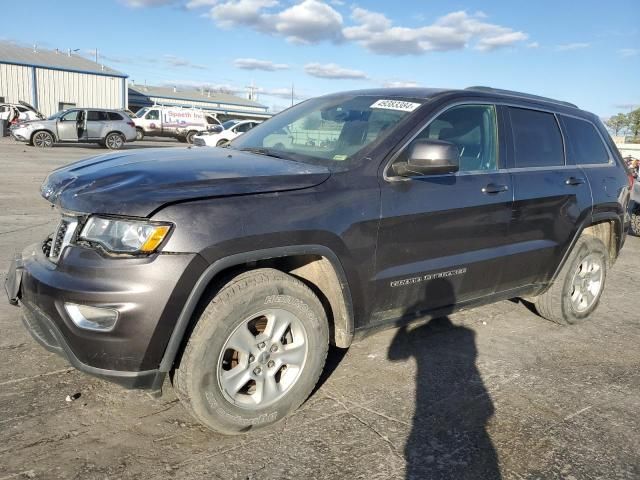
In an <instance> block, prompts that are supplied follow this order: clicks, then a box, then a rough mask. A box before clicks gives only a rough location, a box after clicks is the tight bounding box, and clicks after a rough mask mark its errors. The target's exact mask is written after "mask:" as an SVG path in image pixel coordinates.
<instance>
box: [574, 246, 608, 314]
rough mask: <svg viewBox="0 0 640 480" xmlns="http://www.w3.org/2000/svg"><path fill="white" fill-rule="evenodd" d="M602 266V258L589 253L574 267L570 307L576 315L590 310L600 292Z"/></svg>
mask: <svg viewBox="0 0 640 480" xmlns="http://www.w3.org/2000/svg"><path fill="white" fill-rule="evenodd" d="M603 283H604V265H603V264H602V257H601V256H600V255H597V254H595V253H591V254H589V255H587V256H586V257H584V258H583V259H582V261H581V262H580V263H579V264H578V266H577V267H576V270H575V272H574V273H573V278H572V281H571V292H570V295H569V296H570V298H571V305H572V306H573V309H574V310H575V311H576V312H577V313H581V312H584V311H586V310H588V309H589V308H591V307H592V306H593V304H594V303H595V302H596V300H597V299H598V297H599V296H600V293H601V292H602V285H603Z"/></svg>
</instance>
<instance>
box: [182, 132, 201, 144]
mask: <svg viewBox="0 0 640 480" xmlns="http://www.w3.org/2000/svg"><path fill="white" fill-rule="evenodd" d="M197 134H198V132H196V131H195V130H191V131H190V132H189V133H187V136H186V137H184V138H185V139H186V140H187V143H188V144H189V145H191V144H192V143H193V137H195V136H196V135H197Z"/></svg>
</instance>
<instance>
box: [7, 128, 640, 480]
mask: <svg viewBox="0 0 640 480" xmlns="http://www.w3.org/2000/svg"><path fill="white" fill-rule="evenodd" d="M141 145H143V146H151V145H154V143H153V142H146V141H145V142H142V144H141ZM158 145H159V144H158ZM162 145H167V146H172V145H173V144H171V143H165V142H163V143H162ZM134 146H135V145H132V147H134ZM103 152H104V151H103V150H101V149H99V148H97V147H95V148H94V147H92V146H89V147H82V146H81V147H76V146H74V147H55V148H52V149H50V150H36V149H33V148H30V147H27V146H25V145H22V144H17V143H14V142H12V141H10V140H7V139H0V170H1V171H2V179H1V180H0V185H1V188H0V275H1V276H2V277H4V273H5V272H6V268H7V264H8V261H9V259H10V257H11V256H12V254H13V253H14V252H15V251H19V250H21V249H22V247H23V246H25V245H27V244H28V243H31V242H34V241H37V240H39V239H41V238H42V237H44V236H45V235H46V234H47V233H48V232H49V231H50V230H51V229H52V228H53V225H54V224H55V222H56V214H55V212H53V211H51V209H50V208H49V207H48V205H47V204H46V202H45V201H44V200H42V199H41V198H40V197H39V193H38V189H39V186H40V183H41V181H42V180H43V178H44V176H45V175H46V173H47V172H48V171H50V170H51V169H53V168H55V167H58V166H60V165H63V164H66V163H68V162H70V161H73V160H76V159H79V158H83V157H86V156H89V155H93V154H101V153H103ZM638 285H640V238H634V237H630V238H628V240H627V244H626V246H625V249H624V250H623V253H622V255H621V257H620V259H619V261H618V263H617V264H616V265H615V266H614V268H613V270H612V271H611V272H610V276H609V278H608V281H607V288H606V291H605V293H604V297H603V300H602V303H601V305H600V308H599V309H598V311H597V313H596V314H595V315H594V317H593V318H592V319H591V320H590V321H588V322H587V323H584V324H583V325H580V326H576V327H571V328H565V327H561V326H558V325H554V324H552V323H549V322H547V321H545V320H543V319H541V318H540V317H538V316H536V315H535V314H533V313H532V312H531V311H529V309H527V308H526V306H525V305H523V304H521V303H516V302H511V301H505V302H500V303H497V304H494V305H489V306H486V307H482V308H477V309H473V310H468V311H464V312H460V313H456V314H452V315H450V316H449V317H447V318H443V319H438V320H434V321H430V322H428V323H424V322H423V323H421V324H418V325H415V326H411V327H409V328H400V329H396V330H388V331H384V332H380V333H377V334H375V335H372V336H370V337H368V338H366V339H364V340H361V341H359V342H358V343H356V344H354V345H353V346H352V347H351V348H350V349H349V351H348V352H346V353H345V352H343V351H338V350H333V351H331V353H330V356H329V366H328V369H327V372H325V374H324V376H323V383H322V384H321V386H320V387H319V388H318V390H317V391H316V392H315V393H314V394H313V395H312V397H311V398H310V399H309V400H308V401H307V402H306V403H305V404H304V405H303V407H302V408H301V409H300V410H299V411H298V412H296V413H295V414H294V415H293V416H291V417H290V418H288V419H287V420H286V421H284V422H281V423H280V424H278V425H276V426H275V427H274V428H272V429H270V430H266V431H259V432H256V433H252V434H250V435H246V436H238V437H224V436H220V435H216V434H213V433H211V432H209V431H208V430H206V429H205V428H204V427H202V426H200V425H199V424H198V423H197V422H196V421H195V420H193V419H192V418H191V417H190V416H189V415H188V414H187V413H186V411H185V410H184V409H183V408H182V406H181V405H180V403H179V401H178V400H177V399H176V398H175V396H174V394H173V392H172V391H171V388H170V386H169V385H165V395H164V397H162V398H160V399H152V398H150V397H148V396H147V395H146V394H144V393H143V392H139V391H127V390H123V389H122V388H120V387H118V386H116V385H112V384H109V383H106V382H103V381H101V380H98V379H95V378H92V377H89V376H87V375H84V374H82V373H79V372H77V371H76V370H74V369H72V368H70V367H69V366H68V364H67V363H66V361H65V360H64V359H62V358H59V357H57V356H55V355H53V354H50V353H48V352H46V351H45V350H44V349H42V348H41V347H40V346H39V345H37V344H36V342H35V341H34V340H33V339H32V338H31V337H30V336H29V334H28V333H27V332H26V331H25V329H24V328H23V326H22V324H21V322H20V319H19V310H18V309H17V308H15V307H12V306H10V305H9V304H8V302H7V301H6V298H5V297H4V295H2V299H1V300H0V331H1V332H2V335H1V336H0V480H8V479H14V478H47V479H48V478H52V479H67V478H78V479H94V478H95V479H105V478H109V479H112V478H113V479H115V478H122V479H130V478H141V479H142V478H154V479H158V478H180V479H191V478H193V479H195V478H208V479H254V478H256V479H257V478H261V479H271V478H273V479H280V478H290V479H299V478H319V479H342V478H345V479H346V478H349V479H351V478H354V479H391V478H412V479H428V478H442V479H457V478H469V479H476V480H477V479H484V478H487V479H493V478H505V479H514V480H520V479H596V478H598V479H599V478H601V479H634V478H640V452H639V449H640V415H639V414H638V412H639V411H640V373H639V368H638V367H639V366H640V349H639V348H638V345H639V344H640V326H639V321H640V314H639V313H638V311H639V310H638V308H639V307H638V306H639V303H638ZM76 393H79V394H80V397H79V398H77V399H76V400H75V401H72V402H67V401H65V398H66V396H67V395H73V394H76Z"/></svg>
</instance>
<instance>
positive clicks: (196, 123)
mask: <svg viewBox="0 0 640 480" xmlns="http://www.w3.org/2000/svg"><path fill="white" fill-rule="evenodd" d="M133 122H134V123H135V124H136V140H142V139H143V138H144V136H145V135H150V136H154V137H173V138H177V139H178V140H179V141H181V142H187V143H193V137H194V136H195V135H196V134H197V133H198V132H201V131H205V130H210V129H211V128H213V127H215V126H217V125H220V121H219V120H218V119H217V118H216V116H215V114H213V113H209V112H205V111H203V110H200V109H196V108H183V107H168V106H164V105H154V106H153V107H144V108H142V109H141V110H138V112H136V118H134V119H133Z"/></svg>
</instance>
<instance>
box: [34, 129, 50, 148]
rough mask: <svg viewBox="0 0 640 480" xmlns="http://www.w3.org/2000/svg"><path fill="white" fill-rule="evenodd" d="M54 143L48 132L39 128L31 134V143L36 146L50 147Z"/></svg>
mask: <svg viewBox="0 0 640 480" xmlns="http://www.w3.org/2000/svg"><path fill="white" fill-rule="evenodd" d="M54 143H55V139H54V138H53V135H51V133H50V132H47V131H46V130H40V131H38V132H35V133H34V134H33V135H31V144H32V145H33V146H34V147H38V148H51V147H53V144H54Z"/></svg>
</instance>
